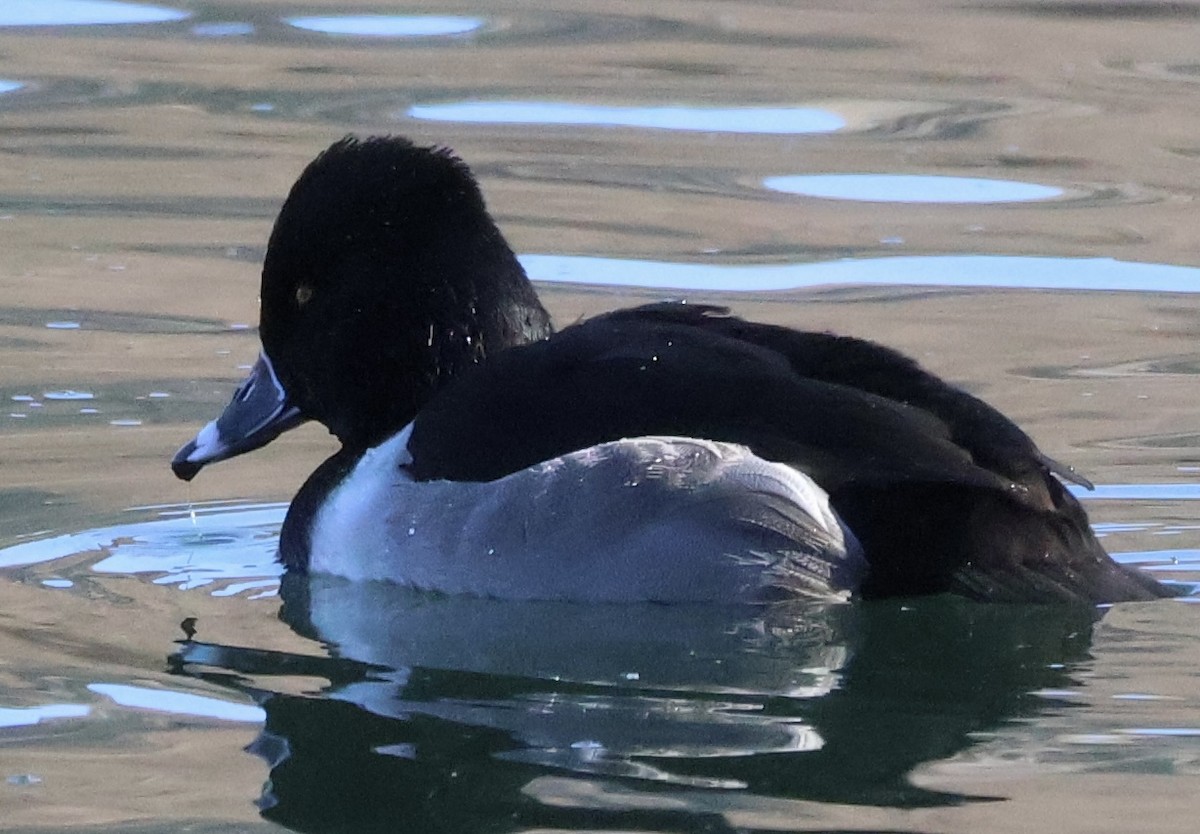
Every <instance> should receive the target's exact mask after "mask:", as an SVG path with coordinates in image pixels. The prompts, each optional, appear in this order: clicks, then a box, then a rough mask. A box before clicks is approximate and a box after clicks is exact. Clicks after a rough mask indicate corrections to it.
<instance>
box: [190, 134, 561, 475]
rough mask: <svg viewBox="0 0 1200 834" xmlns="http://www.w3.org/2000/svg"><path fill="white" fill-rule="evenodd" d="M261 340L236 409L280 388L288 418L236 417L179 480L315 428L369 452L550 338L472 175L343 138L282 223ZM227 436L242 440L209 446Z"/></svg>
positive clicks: (274, 243)
mask: <svg viewBox="0 0 1200 834" xmlns="http://www.w3.org/2000/svg"><path fill="white" fill-rule="evenodd" d="M260 331H261V336H262V344H263V356H264V360H260V365H265V367H264V368H261V369H259V370H257V371H256V374H254V375H252V377H251V379H250V380H247V382H246V383H245V384H243V386H242V388H240V389H239V391H238V394H235V396H234V401H233V402H232V403H231V404H230V406H229V409H234V408H235V407H237V406H238V405H239V403H247V402H251V401H253V400H254V399H255V398H256V397H258V398H260V399H261V398H263V396H264V391H266V390H267V389H269V388H271V387H274V388H277V389H280V392H281V393H282V395H283V396H284V397H285V398H286V404H285V403H279V404H277V407H276V408H275V410H274V413H273V414H267V415H247V414H245V413H241V414H237V415H234V417H231V416H230V415H229V409H227V411H226V414H225V415H222V417H221V418H220V420H218V421H217V423H215V424H213V426H212V427H210V428H206V429H205V430H204V432H201V436H200V437H198V438H197V440H196V441H194V442H193V443H190V444H188V446H185V447H184V448H183V449H181V450H180V452H179V454H177V455H176V460H175V462H174V463H173V466H174V467H175V471H176V474H179V475H180V476H181V477H190V476H191V475H194V474H195V471H197V470H198V469H199V467H200V466H202V465H203V464H204V463H208V462H211V461H213V460H220V459H221V458H223V457H230V456H232V455H233V454H239V453H241V452H243V451H249V450H250V449H252V448H257V446H261V445H263V443H266V442H269V441H270V440H271V439H273V438H274V437H275V436H277V435H278V433H279V431H281V430H282V429H280V428H279V424H280V423H281V422H286V423H287V425H283V427H282V428H283V429H286V428H288V427H290V426H291V425H295V424H296V423H297V422H299V421H301V420H303V419H313V420H317V421H319V422H321V423H324V424H325V425H326V426H327V427H328V428H329V430H330V431H331V432H333V433H334V434H335V435H337V437H338V438H339V439H340V440H341V441H342V443H343V444H344V445H346V446H349V447H351V448H363V447H366V446H370V445H373V444H375V443H377V442H379V441H380V440H381V439H383V438H384V437H387V436H388V435H390V434H392V433H394V432H395V431H396V430H398V429H399V428H401V427H402V426H404V425H405V424H406V423H408V422H409V421H410V420H411V419H412V418H413V417H414V416H415V415H416V413H417V411H418V410H419V409H420V408H421V406H422V405H423V404H424V403H425V402H426V401H427V400H428V399H429V398H430V397H431V396H432V395H433V393H434V392H435V391H436V390H437V389H438V388H439V387H440V386H441V385H442V384H444V383H445V382H446V381H448V380H449V379H450V378H452V377H453V376H454V375H455V374H456V373H458V372H459V371H461V370H462V369H463V368H465V367H466V366H468V365H471V364H473V363H475V362H478V361H480V360H481V359H483V358H484V357H486V356H487V354H488V353H490V352H493V351H497V350H500V349H503V348H505V347H508V346H511V345H515V344H523V343H525V342H529V341H533V340H537V339H541V338H545V337H546V336H548V335H549V333H550V319H549V315H548V314H547V313H546V310H545V309H544V308H543V307H542V305H541V303H540V302H539V301H538V298H537V295H536V293H535V292H534V290H533V286H532V285H531V284H530V283H529V280H528V279H527V278H526V277H525V272H524V270H523V269H522V268H521V265H520V264H519V263H518V262H517V259H516V257H515V256H514V255H513V252H512V250H511V249H510V248H509V246H508V243H507V242H506V241H505V240H504V237H503V235H501V233H500V230H499V229H498V228H497V227H496V224H495V222H494V221H493V220H492V218H491V217H490V215H489V214H488V212H487V208H486V206H485V205H484V201H483V196H482V194H481V193H480V190H479V186H478V184H477V183H476V182H475V179H474V177H473V176H472V175H471V172H470V170H469V169H468V168H467V166H466V164H464V163H463V162H462V161H461V160H460V159H458V158H457V157H456V156H454V154H453V153H451V152H450V151H448V150H445V149H442V148H430V147H419V146H416V145H414V144H413V143H412V142H410V141H408V140H407V139H403V138H400V137H373V138H369V139H363V140H359V139H356V138H354V137H347V138H345V139H343V140H341V141H340V142H336V143H335V144H333V145H332V146H330V147H329V148H328V149H327V150H325V151H324V152H323V153H321V154H320V155H319V156H318V157H317V158H316V159H314V160H313V161H312V162H311V163H310V164H309V165H308V167H307V168H306V169H305V170H304V172H303V173H302V174H301V175H300V178H299V179H298V180H297V181H296V184H295V185H293V186H292V190H291V192H290V193H289V194H288V197H287V200H286V201H285V202H284V204H283V208H282V209H281V210H280V212H279V217H278V219H277V220H276V221H275V227H274V230H273V231H272V232H271V237H270V241H269V243H268V246H267V255H266V260H265V261H264V263H263V273H262V290H261V310H260ZM256 376H257V377H260V379H258V380H256V379H255V377H256ZM259 410H261V407H260V409H259ZM235 417H236V419H235ZM260 417H261V420H260V419H259V418H260ZM222 421H224V425H222ZM230 427H233V429H234V430H235V431H236V432H238V433H241V434H246V435H249V436H248V437H244V438H241V439H239V438H236V437H231V438H228V442H226V441H225V440H224V439H222V440H221V441H219V442H218V441H216V440H214V438H216V437H217V436H218V435H219V434H221V432H222V431H223V430H226V429H229V428H230ZM206 433H207V435H206ZM210 441H212V442H210Z"/></svg>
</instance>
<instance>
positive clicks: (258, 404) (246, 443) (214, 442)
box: [171, 353, 306, 481]
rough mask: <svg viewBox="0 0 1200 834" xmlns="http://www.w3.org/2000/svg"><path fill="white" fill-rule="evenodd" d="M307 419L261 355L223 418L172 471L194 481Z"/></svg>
mask: <svg viewBox="0 0 1200 834" xmlns="http://www.w3.org/2000/svg"><path fill="white" fill-rule="evenodd" d="M305 419H306V418H304V417H303V416H301V414H300V410H299V409H297V408H296V407H295V406H294V405H292V404H291V402H290V401H289V400H288V396H287V392H286V391H284V390H283V386H282V385H281V384H280V383H279V378H278V377H277V376H275V369H274V368H272V367H271V360H270V359H268V358H267V355H266V354H265V353H263V354H259V357H258V361H257V362H255V363H254V367H253V368H252V369H251V371H250V375H249V376H248V377H246V380H245V381H244V382H243V383H242V384H241V385H239V386H238V389H237V391H236V392H234V395H233V399H232V400H231V401H230V403H229V405H227V406H225V410H224V411H223V412H221V416H220V417H218V418H217V419H215V420H213V421H212V422H211V423H209V424H208V425H207V426H205V427H204V428H202V429H201V430H200V433H199V434H197V435H196V437H195V439H194V440H191V441H189V442H188V443H187V444H185V445H184V446H183V448H182V449H180V450H179V451H178V452H176V453H175V457H174V458H173V459H172V460H171V471H172V472H174V473H175V475H176V477H178V478H182V479H183V480H185V481H190V480H191V479H192V478H194V477H196V473H197V472H199V471H200V470H201V469H203V468H204V467H205V466H206V465H207V464H210V463H216V462H217V461H219V460H225V459H226V458H231V457H235V456H236V455H240V454H243V453H245V452H252V451H254V450H255V449H257V448H259V447H260V446H265V445H267V444H268V443H270V442H271V441H272V440H274V439H275V438H276V437H278V436H279V435H281V434H283V433H284V432H285V431H287V430H288V429H290V428H294V427H296V426H298V425H300V424H301V423H303V422H304V421H305Z"/></svg>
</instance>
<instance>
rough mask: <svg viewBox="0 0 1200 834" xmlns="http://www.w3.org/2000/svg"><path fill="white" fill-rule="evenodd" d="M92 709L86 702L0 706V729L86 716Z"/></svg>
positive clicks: (31, 725)
mask: <svg viewBox="0 0 1200 834" xmlns="http://www.w3.org/2000/svg"><path fill="white" fill-rule="evenodd" d="M91 711H92V708H91V707H89V706H88V705H87V704H42V705H41V706H37V707H0V729H5V728H8V727H33V726H34V725H36V724H40V723H42V722H43V721H53V720H56V719H61V718H86V717H87V716H88V715H89V714H90V713H91Z"/></svg>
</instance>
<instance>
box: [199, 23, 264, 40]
mask: <svg viewBox="0 0 1200 834" xmlns="http://www.w3.org/2000/svg"><path fill="white" fill-rule="evenodd" d="M192 34H193V35H197V36H199V37H202V38H233V37H241V36H242V35H253V34H254V24H252V23H237V22H233V21H230V22H228V23H197V24H196V25H195V26H193V27H192Z"/></svg>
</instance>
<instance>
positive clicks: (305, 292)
mask: <svg viewBox="0 0 1200 834" xmlns="http://www.w3.org/2000/svg"><path fill="white" fill-rule="evenodd" d="M312 295H313V291H312V287H309V286H305V285H304V284H301V285H300V286H298V287H296V306H297V307H303V306H304V305H305V304H307V303H308V300H309V299H310V298H312Z"/></svg>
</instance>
